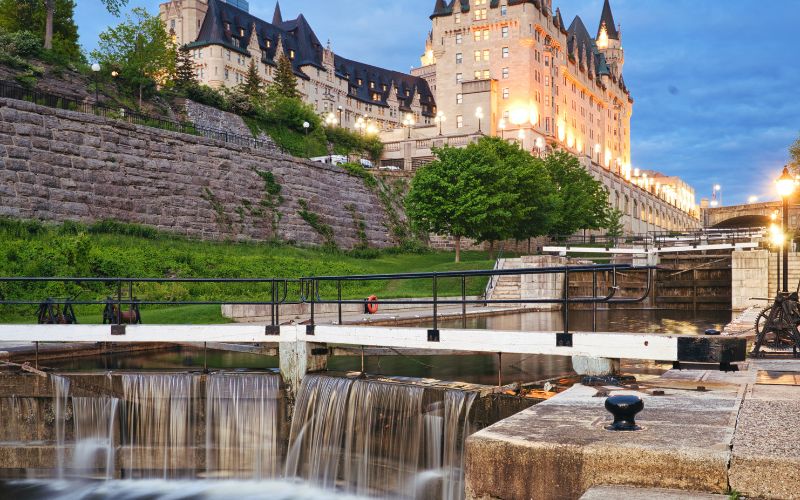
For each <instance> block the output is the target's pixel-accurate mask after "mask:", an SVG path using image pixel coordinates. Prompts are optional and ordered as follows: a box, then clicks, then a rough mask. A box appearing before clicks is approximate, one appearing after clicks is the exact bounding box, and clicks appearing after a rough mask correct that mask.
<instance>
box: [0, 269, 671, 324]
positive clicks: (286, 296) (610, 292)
mask: <svg viewBox="0 0 800 500" xmlns="http://www.w3.org/2000/svg"><path fill="white" fill-rule="evenodd" d="M653 269H655V267H653V266H647V267H634V266H631V265H629V264H596V265H576V266H554V267H542V268H522V269H491V270H471V271H446V272H412V273H389V274H367V275H342V276H310V277H302V278H293V279H289V278H131V277H125V278H122V277H119V278H111V277H22V276H3V277H0V283H12V282H18V283H50V282H62V283H65V284H68V283H73V284H89V283H101V284H105V285H115V291H114V292H112V293H111V296H109V297H107V298H106V299H104V300H89V299H78V298H77V297H76V298H67V299H52V298H47V299H46V300H47V301H48V303H50V304H59V305H65V306H66V305H70V306H71V305H105V306H106V308H110V307H112V308H113V307H116V309H114V311H116V312H115V313H114V314H115V315H116V318H115V319H116V321H117V323H120V322H121V321H122V318H121V309H122V306H128V307H129V308H134V307H135V308H138V307H139V306H142V305H170V306H178V305H221V304H230V305H270V306H271V307H270V311H271V312H270V316H271V324H272V325H273V326H275V325H278V324H280V319H279V318H280V306H281V305H290V304H309V308H310V326H311V327H312V328H311V330H309V331H310V332H311V333H309V335H313V325H314V323H315V315H316V308H317V307H318V306H319V305H321V304H336V305H337V306H338V318H339V324H341V323H342V306H343V305H347V304H359V305H362V304H365V299H344V298H342V285H343V283H348V282H354V281H367V282H368V281H377V280H381V281H383V280H407V279H429V280H430V281H431V291H432V297H431V298H423V299H402V298H400V299H381V300H380V301H379V302H378V303H379V304H383V305H430V306H432V309H433V318H432V319H433V329H432V330H430V332H433V333H430V335H429V336H430V338H431V339H438V321H439V316H440V314H439V306H444V305H461V315H462V318H463V320H464V321H463V325H464V327H466V317H467V311H466V306H467V305H506V306H508V305H531V304H561V305H562V310H563V311H564V314H565V324H564V325H565V330H564V333H568V330H569V324H568V318H567V316H568V313H569V307H570V305H572V304H594V305H596V304H601V303H607V304H620V303H635V302H641V301H643V300H645V299H646V298H647V297H648V295H649V293H650V289H651V288H652V282H653V277H652V270H653ZM621 271H625V272H626V273H627V272H643V271H644V272H646V275H647V281H646V285H645V293H644V295H642V296H641V297H616V294H617V293H618V291H619V290H620V287H619V286H618V285H617V281H618V273H619V272H621ZM578 273H591V274H592V293H591V295H588V296H572V295H571V293H570V275H575V274H578ZM553 274H556V275H559V274H560V275H563V278H564V283H563V285H564V289H563V294H562V296H561V297H552V298H519V299H489V298H487V297H483V298H481V297H478V298H474V299H473V298H469V299H468V298H467V295H466V280H467V278H482V277H490V278H492V279H494V278H495V277H499V276H509V275H520V276H525V275H553ZM598 274H607V275H608V279H610V286H608V289H607V291H606V292H604V293H602V294H598V292H599V290H598ZM445 279H459V280H460V286H461V296H460V297H440V289H439V284H440V282H441V280H445ZM144 283H219V284H243V283H258V284H264V285H266V286H268V287H269V288H267V290H266V291H267V292H268V295H269V296H270V298H269V300H253V299H250V300H247V299H240V300H185V301H175V300H139V299H136V298H135V295H134V290H135V289H134V285H136V284H144ZM290 283H291V284H294V283H296V284H297V286H298V288H297V296H296V299H291V298H290V297H291V295H290V293H289V285H290ZM323 284H335V293H336V297H335V298H330V297H327V296H325V295H323V293H322V290H321V288H322V286H321V285H323ZM123 285H125V286H127V290H126V291H127V295H128V296H127V297H123V293H122V292H123ZM326 290H328V291H330V290H331V287H329V286H326ZM328 291H326V293H329V292H328ZM292 293H293V292H292ZM44 300H45V298H42V300H32V299H29V298H24V299H23V298H20V299H13V298H12V299H7V298H5V297H0V305H39V304H41V303H42V302H43V301H44ZM104 317H105V315H104Z"/></svg>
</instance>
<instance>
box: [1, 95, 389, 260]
mask: <svg viewBox="0 0 800 500" xmlns="http://www.w3.org/2000/svg"><path fill="white" fill-rule="evenodd" d="M0 165H1V166H2V169H0V215H3V216H8V217H15V218H21V219H38V220H45V221H65V220H75V221H86V222H90V221H94V220H99V219H115V220H118V221H122V222H130V223H138V224H146V225H149V226H153V227H156V228H158V229H161V230H165V231H170V232H173V233H177V234H182V235H185V236H189V237H193V238H207V239H236V240H269V239H273V238H279V239H281V240H284V241H293V242H297V243H298V244H310V245H315V244H321V243H323V242H324V240H323V238H322V237H321V236H320V234H318V231H317V230H315V229H314V228H312V227H311V226H310V225H309V223H307V222H306V220H304V219H303V218H302V217H301V216H300V213H299V212H300V211H301V209H302V207H301V204H302V203H305V204H306V205H307V207H308V211H309V212H312V213H314V214H316V215H317V216H318V218H319V220H320V222H321V223H323V224H325V225H327V226H330V227H331V228H332V229H333V234H334V235H335V240H336V243H337V245H338V246H340V247H342V248H351V247H353V246H355V245H357V244H358V243H360V237H359V229H358V226H359V223H358V222H357V221H355V220H354V216H353V213H354V212H355V214H356V215H357V217H360V218H362V219H363V222H364V224H365V233H366V238H367V240H368V241H369V243H370V245H372V246H376V247H386V246H390V245H391V244H392V243H393V242H392V240H391V237H390V235H389V232H388V230H387V225H388V220H387V217H386V214H385V213H384V211H383V209H382V208H381V206H382V205H381V203H380V201H379V199H378V197H377V196H376V195H375V194H374V193H372V192H371V191H370V190H368V189H367V188H366V187H365V186H364V184H363V181H362V180H361V179H359V178H356V177H352V176H350V175H348V174H347V173H345V172H344V171H342V170H340V169H338V168H337V167H329V166H326V165H324V164H320V163H312V162H308V161H304V160H300V159H297V158H293V157H290V156H286V155H281V154H278V153H269V152H265V151H262V150H253V149H250V148H248V147H243V146H237V145H232V144H230V143H223V142H219V141H216V140H212V139H207V138H204V137H199V136H193V135H187V134H180V133H175V132H170V131H165V130H161V129H156V128H151V127H144V126H138V125H132V124H129V123H126V122H121V121H115V120H110V119H106V118H101V117H97V116H94V115H90V114H83V113H77V112H72V111H65V110H59V109H52V108H46V107H43V106H37V105H34V104H31V103H28V102H25V101H17V100H12V99H0ZM259 172H260V173H262V175H263V174H264V173H265V172H270V173H272V175H273V176H274V180H275V181H276V182H277V183H278V184H280V186H281V187H282V191H281V196H282V199H281V200H279V202H278V201H277V200H276V203H275V204H276V205H277V208H276V213H275V214H273V213H272V211H271V210H270V209H269V207H268V206H265V203H262V202H265V200H267V194H266V189H265V179H264V178H263V177H262V176H261V175H259ZM267 201H268V200H267ZM266 205H269V203H266ZM273 215H279V221H278V222H277V230H273V227H274V224H273V220H274V219H273Z"/></svg>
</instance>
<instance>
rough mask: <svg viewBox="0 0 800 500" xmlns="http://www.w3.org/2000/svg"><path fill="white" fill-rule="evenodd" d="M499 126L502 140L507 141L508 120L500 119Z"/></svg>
mask: <svg viewBox="0 0 800 500" xmlns="http://www.w3.org/2000/svg"><path fill="white" fill-rule="evenodd" d="M497 126H498V127H500V138H501V139H503V140H506V119H505V118H500V123H498V124H497Z"/></svg>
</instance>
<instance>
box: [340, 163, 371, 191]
mask: <svg viewBox="0 0 800 500" xmlns="http://www.w3.org/2000/svg"><path fill="white" fill-rule="evenodd" d="M339 166H340V167H342V168H343V169H345V170H346V171H347V173H348V174H350V175H352V176H355V177H360V178H362V179H363V180H364V184H365V185H366V186H369V187H376V186H377V185H378V181H377V180H375V176H374V175H372V174H371V173H369V172H367V169H365V168H364V167H362V166H361V165H359V164H358V163H342V164H341V165H339Z"/></svg>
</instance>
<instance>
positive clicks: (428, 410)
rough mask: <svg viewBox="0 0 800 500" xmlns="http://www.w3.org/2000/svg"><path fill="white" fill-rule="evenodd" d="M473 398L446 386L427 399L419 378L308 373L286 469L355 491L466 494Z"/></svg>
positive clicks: (395, 494)
mask: <svg viewBox="0 0 800 500" xmlns="http://www.w3.org/2000/svg"><path fill="white" fill-rule="evenodd" d="M474 400H475V394H474V393H467V392H463V391H446V393H445V395H444V401H426V394H425V389H424V388H422V387H420V386H414V385H405V384H396V383H391V382H381V381H371V380H355V381H352V380H349V379H341V378H333V377H327V376H322V375H307V376H306V377H305V378H304V379H303V383H302V385H301V388H300V392H299V395H298V398H297V402H296V406H295V414H294V419H293V422H292V431H291V435H290V445H289V455H288V457H287V467H286V473H287V475H288V476H296V477H302V478H305V479H307V480H309V481H311V482H313V483H315V484H318V485H320V486H322V487H325V488H328V489H330V488H333V487H334V486H336V485H337V484H338V482H340V483H341V484H340V488H341V489H343V490H345V491H348V492H352V493H355V494H358V495H370V496H391V497H394V498H396V497H401V498H419V497H426V498H427V497H441V498H445V499H458V498H462V497H463V496H464V488H463V486H464V484H463V467H462V462H463V458H462V457H463V454H462V453H463V439H464V438H465V437H466V436H467V434H468V433H469V429H468V416H469V412H470V409H471V406H472V402H473V401H474ZM437 484H441V488H440V489H439V490H438V493H437V486H436V485H437Z"/></svg>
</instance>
